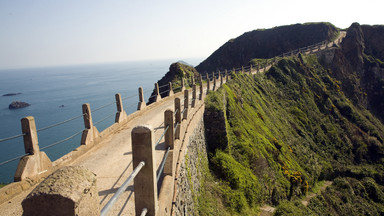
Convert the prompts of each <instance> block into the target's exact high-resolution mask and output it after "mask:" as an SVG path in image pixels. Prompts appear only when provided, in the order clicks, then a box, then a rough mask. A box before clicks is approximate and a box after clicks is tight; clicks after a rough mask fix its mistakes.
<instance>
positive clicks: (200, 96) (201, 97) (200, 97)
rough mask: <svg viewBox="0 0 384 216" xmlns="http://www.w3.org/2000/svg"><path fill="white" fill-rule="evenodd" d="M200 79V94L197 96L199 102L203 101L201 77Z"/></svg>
mask: <svg viewBox="0 0 384 216" xmlns="http://www.w3.org/2000/svg"><path fill="white" fill-rule="evenodd" d="M199 78H200V94H199V100H202V99H203V77H202V76H201V74H200V76H199Z"/></svg>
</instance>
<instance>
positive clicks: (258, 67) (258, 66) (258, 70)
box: [257, 63, 260, 73]
mask: <svg viewBox="0 0 384 216" xmlns="http://www.w3.org/2000/svg"><path fill="white" fill-rule="evenodd" d="M259 72H260V63H257V73H259Z"/></svg>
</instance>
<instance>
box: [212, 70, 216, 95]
mask: <svg viewBox="0 0 384 216" xmlns="http://www.w3.org/2000/svg"><path fill="white" fill-rule="evenodd" d="M212 76H213V88H212V90H213V91H215V90H216V76H215V72H212Z"/></svg>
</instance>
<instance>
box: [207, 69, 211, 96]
mask: <svg viewBox="0 0 384 216" xmlns="http://www.w3.org/2000/svg"><path fill="white" fill-rule="evenodd" d="M206 76H207V94H208V93H209V87H210V86H209V84H210V82H211V81H210V80H209V75H208V73H206Z"/></svg>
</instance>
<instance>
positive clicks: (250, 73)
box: [249, 65, 252, 75]
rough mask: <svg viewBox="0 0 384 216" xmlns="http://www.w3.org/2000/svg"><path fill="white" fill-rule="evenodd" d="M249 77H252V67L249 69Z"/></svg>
mask: <svg viewBox="0 0 384 216" xmlns="http://www.w3.org/2000/svg"><path fill="white" fill-rule="evenodd" d="M249 75H252V65H251V66H250V68H249Z"/></svg>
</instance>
